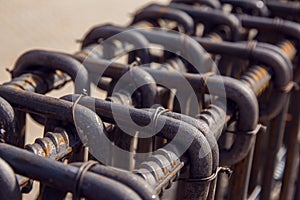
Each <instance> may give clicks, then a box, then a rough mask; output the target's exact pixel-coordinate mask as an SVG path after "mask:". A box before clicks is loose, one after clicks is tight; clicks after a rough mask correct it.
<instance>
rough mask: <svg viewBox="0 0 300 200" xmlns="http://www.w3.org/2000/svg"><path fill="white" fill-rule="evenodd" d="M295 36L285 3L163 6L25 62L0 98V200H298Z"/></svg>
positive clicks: (246, 0)
mask: <svg viewBox="0 0 300 200" xmlns="http://www.w3.org/2000/svg"><path fill="white" fill-rule="evenodd" d="M299 22H300V4H299V2H296V1H289V2H287V1H258V0H255V1H250V0H243V1H234V0H173V1H171V2H170V3H169V4H168V5H160V4H155V3H152V4H149V5H147V6H145V7H143V8H140V9H139V10H138V11H137V12H136V13H135V15H134V16H133V19H132V22H131V23H130V24H129V25H127V26H117V25H114V24H102V25H96V26H94V27H93V28H91V29H90V30H89V31H87V33H86V34H85V36H84V38H83V39H82V40H81V43H82V45H81V49H80V50H79V51H78V52H76V53H75V54H71V53H66V52H53V51H45V50H31V51H28V52H25V53H24V54H22V55H21V56H20V57H19V58H17V60H16V62H15V65H14V66H13V68H12V70H11V71H10V72H11V76H12V79H11V80H10V81H8V82H6V83H2V84H1V85H0V199H4V200H6V199H7V200H8V199H22V193H29V192H31V190H32V185H33V181H38V182H39V183H40V186H39V187H40V190H39V195H38V199H65V198H71V197H72V199H81V198H86V199H237V200H240V199H251V200H252V199H253V200H254V199H282V200H285V199H295V200H296V199H299V198H300V177H299V176H300V167H299V162H300V159H299V155H300V149H299V145H300V140H299V132H300V116H299V113H300V107H299V102H300V94H299V83H300V70H299V69H300V24H299ZM68 82H72V83H73V84H74V92H72V91H70V93H69V94H65V95H64V96H62V97H60V98H57V97H52V96H50V95H48V93H49V92H50V91H52V90H59V89H60V88H62V87H64V85H65V84H67V83H68ZM91 85H94V86H96V87H91ZM93 88H96V89H93ZM99 92H100V93H102V94H104V95H106V97H105V98H100V97H99V95H98V94H99ZM28 115H30V117H31V118H33V119H34V120H35V121H36V122H37V123H39V124H41V125H42V126H43V127H44V136H43V138H37V139H36V140H35V142H34V143H33V144H27V145H25V142H24V138H25V136H26V135H28V134H30V133H26V131H25V126H26V118H27V117H28Z"/></svg>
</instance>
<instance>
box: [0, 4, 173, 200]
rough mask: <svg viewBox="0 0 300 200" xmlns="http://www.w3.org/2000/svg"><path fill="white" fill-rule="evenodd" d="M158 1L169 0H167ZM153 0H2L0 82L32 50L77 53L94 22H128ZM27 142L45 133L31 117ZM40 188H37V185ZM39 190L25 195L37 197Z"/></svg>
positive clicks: (66, 90)
mask: <svg viewBox="0 0 300 200" xmlns="http://www.w3.org/2000/svg"><path fill="white" fill-rule="evenodd" d="M155 2H159V3H167V2H169V1H167V0H156V1H155ZM148 3H150V1H149V0H130V1H122V0H107V1H103V0H85V1H83V0H60V1H57V0H56V1H55V0H51V1H50V0H48V1H40V0H26V1H20V0H9V1H7V0H0V4H1V6H0V30H1V31H0V83H4V82H7V81H9V80H10V74H9V72H7V71H6V69H12V67H13V65H14V62H15V61H16V60H17V58H18V57H19V56H20V55H21V54H22V53H24V52H26V51H27V50H30V49H45V50H55V51H63V52H67V53H73V52H76V51H77V50H78V49H79V44H78V43H76V40H78V39H81V38H82V37H83V36H84V34H86V33H87V31H88V30H89V29H90V28H91V27H92V26H94V25H97V24H102V23H108V22H110V23H114V24H118V25H124V26H125V25H127V24H128V23H129V22H130V19H131V17H130V16H131V15H132V14H133V13H134V12H135V11H136V10H137V9H139V8H141V7H142V6H145V5H146V4H148ZM72 91H73V87H72V85H68V86H67V87H66V88H64V90H60V91H59V92H55V91H54V92H52V93H51V94H50V95H53V96H57V97H60V96H62V95H63V94H67V93H70V92H72ZM29 124H30V125H29V126H28V127H27V133H28V135H27V138H26V143H32V142H34V139H35V138H36V137H38V136H42V133H43V130H42V129H41V127H39V126H37V125H36V124H34V123H33V122H32V120H30V119H29ZM35 191H37V187H35ZM35 196H36V192H33V193H31V194H29V195H24V199H26V200H27V199H28V200H30V199H35Z"/></svg>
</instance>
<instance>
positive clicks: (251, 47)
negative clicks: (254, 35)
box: [247, 40, 257, 56]
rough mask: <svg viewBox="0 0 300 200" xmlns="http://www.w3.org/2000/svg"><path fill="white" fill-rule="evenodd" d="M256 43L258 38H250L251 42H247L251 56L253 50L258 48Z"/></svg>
mask: <svg viewBox="0 0 300 200" xmlns="http://www.w3.org/2000/svg"><path fill="white" fill-rule="evenodd" d="M256 45H257V41H256V40H250V41H249V42H247V52H248V55H249V56H251V55H252V52H253V50H254V49H255V48H256Z"/></svg>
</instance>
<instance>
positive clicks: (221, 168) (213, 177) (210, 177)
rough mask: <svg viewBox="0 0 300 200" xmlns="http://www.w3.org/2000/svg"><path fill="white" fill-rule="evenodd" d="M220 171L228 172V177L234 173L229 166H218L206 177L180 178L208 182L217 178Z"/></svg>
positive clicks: (186, 180)
mask: <svg viewBox="0 0 300 200" xmlns="http://www.w3.org/2000/svg"><path fill="white" fill-rule="evenodd" d="M219 173H225V174H227V176H228V178H230V177H231V174H232V170H231V169H230V168H228V167H218V168H217V169H216V171H215V172H214V173H213V174H212V175H210V176H208V177H204V178H181V179H179V180H182V181H185V182H193V183H207V182H211V181H213V180H215V179H216V178H217V177H218V175H219Z"/></svg>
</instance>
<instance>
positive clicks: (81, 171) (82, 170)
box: [72, 160, 98, 200]
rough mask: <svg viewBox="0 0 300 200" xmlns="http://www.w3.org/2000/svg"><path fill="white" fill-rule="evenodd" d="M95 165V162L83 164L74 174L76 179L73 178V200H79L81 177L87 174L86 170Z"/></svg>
mask: <svg viewBox="0 0 300 200" xmlns="http://www.w3.org/2000/svg"><path fill="white" fill-rule="evenodd" d="M96 164H98V162H96V161H93V160H92V161H88V162H85V163H84V164H82V165H81V166H80V168H79V169H78V172H77V174H76V178H75V187H74V191H73V197H72V199H73V200H79V199H80V195H81V185H82V181H83V177H84V175H85V174H86V172H88V170H89V169H90V168H91V167H93V166H95V165H96Z"/></svg>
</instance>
